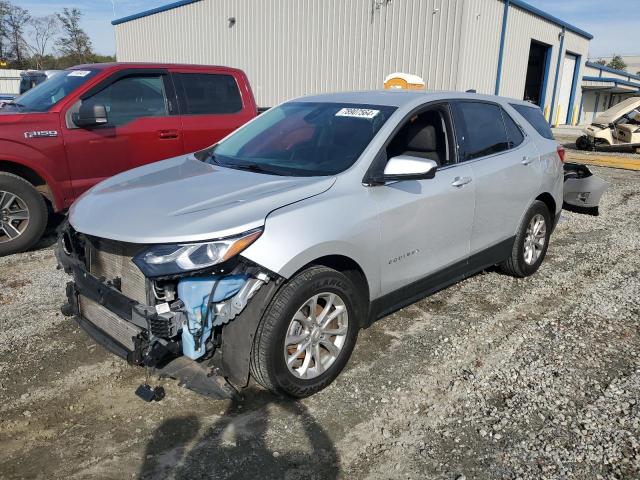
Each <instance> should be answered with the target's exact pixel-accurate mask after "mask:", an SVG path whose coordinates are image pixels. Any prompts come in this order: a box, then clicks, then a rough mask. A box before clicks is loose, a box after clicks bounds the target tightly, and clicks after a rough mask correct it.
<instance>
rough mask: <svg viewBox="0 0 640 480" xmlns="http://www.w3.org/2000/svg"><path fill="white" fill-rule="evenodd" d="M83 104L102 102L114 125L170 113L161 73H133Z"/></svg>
mask: <svg viewBox="0 0 640 480" xmlns="http://www.w3.org/2000/svg"><path fill="white" fill-rule="evenodd" d="M83 103H89V104H102V105H104V106H105V108H106V110H107V115H108V117H109V124H108V125H111V126H119V125H124V124H126V123H129V122H132V121H133V120H136V119H138V118H143V117H164V116H167V115H169V112H168V108H167V101H166V94H165V90H164V83H163V81H162V76H161V75H132V76H129V77H124V78H121V79H120V80H117V81H115V82H114V83H112V84H111V85H109V86H108V87H106V88H105V89H104V90H101V91H100V92H98V93H96V94H95V95H93V96H91V97H89V98H87V99H85V100H84V101H83Z"/></svg>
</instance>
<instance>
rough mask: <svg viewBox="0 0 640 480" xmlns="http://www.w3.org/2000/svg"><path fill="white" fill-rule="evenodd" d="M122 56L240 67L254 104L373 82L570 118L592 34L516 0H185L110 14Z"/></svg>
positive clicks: (373, 85)
mask: <svg viewBox="0 0 640 480" xmlns="http://www.w3.org/2000/svg"><path fill="white" fill-rule="evenodd" d="M112 23H113V25H115V34H116V52H117V58H118V60H119V61H162V62H182V63H200V64H220V65H228V66H232V67H238V68H241V69H243V70H244V71H245V72H246V73H247V75H248V76H249V79H250V81H251V83H252V85H253V89H254V93H255V94H256V97H257V101H258V104H259V105H260V106H272V105H274V104H277V103H279V102H281V101H284V100H286V99H288V98H291V97H296V96H300V95H305V94H311V93H318V92H327V91H337V90H360V89H377V88H382V84H383V81H384V78H385V77H386V76H387V75H388V74H390V73H392V72H397V71H399V72H405V73H410V74H415V75H418V76H420V77H422V78H423V79H424V81H425V83H426V86H427V88H428V89H432V90H443V89H445V90H468V89H474V90H477V91H478V92H480V93H498V94H500V95H504V96H510V97H515V98H520V99H528V100H530V101H532V102H534V103H537V104H538V105H540V107H541V108H542V109H543V111H544V112H545V115H546V116H547V118H548V119H549V120H550V122H551V123H553V124H565V123H575V122H576V121H577V113H578V106H579V105H580V103H581V97H582V90H581V88H579V87H580V79H581V78H582V74H583V70H584V68H585V62H586V59H587V56H588V49H589V40H590V39H591V38H593V37H592V36H591V35H590V34H589V33H587V32H585V31H583V30H581V29H579V28H577V27H574V26H572V25H570V24H568V23H567V22H564V21H562V20H560V19H558V18H556V17H553V16H551V15H549V14H547V13H545V12H543V11H541V10H539V9H537V8H534V7H532V6H531V5H529V4H527V3H525V2H523V1H521V0H261V1H256V0H182V1H178V2H175V3H172V4H169V5H166V6H164V7H160V8H155V9H153V10H148V11H145V12H141V13H139V14H136V15H132V16H129V17H125V18H121V19H119V20H115V21H113V22H112Z"/></svg>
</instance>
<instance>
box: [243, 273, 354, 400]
mask: <svg viewBox="0 0 640 480" xmlns="http://www.w3.org/2000/svg"><path fill="white" fill-rule="evenodd" d="M319 294H321V295H320V297H319V298H318V300H317V301H316V302H315V303H313V302H311V303H310V304H308V303H307V301H308V300H311V299H312V298H314V297H315V296H316V295H319ZM325 294H326V295H325ZM322 295H325V296H324V297H323V296H322ZM331 295H333V296H334V298H333V300H331V301H332V302H333V303H332V305H333V306H331V304H330V306H329V307H327V304H328V302H329V301H330V298H331ZM361 300H362V298H361V297H360V296H359V294H358V291H357V288H356V287H355V285H354V284H353V282H352V281H351V280H350V279H349V278H348V277H347V276H346V275H344V274H342V273H340V272H338V271H336V270H333V269H331V268H327V267H324V266H313V267H310V268H308V269H306V270H303V271H302V272H300V273H299V274H297V275H296V276H295V277H293V278H292V279H291V280H289V281H288V282H287V283H286V284H285V285H284V286H283V287H282V288H281V289H280V290H279V291H278V293H277V294H276V295H275V297H274V298H273V299H272V301H271V303H270V304H269V306H268V307H267V310H266V311H265V313H264V315H263V317H262V319H261V320H260V324H259V325H258V329H257V332H256V337H255V339H254V343H253V348H252V351H251V375H252V376H253V378H254V379H255V380H256V381H257V382H258V383H259V384H261V385H262V386H263V387H265V388H266V389H268V390H270V391H271V392H273V393H276V394H285V395H288V396H291V397H295V398H303V397H307V396H309V395H312V394H314V393H316V392H319V391H320V390H322V389H323V388H325V387H326V386H328V385H329V384H330V383H331V382H332V381H333V380H334V379H335V378H336V377H337V376H338V374H339V373H340V372H341V371H342V369H343V368H344V366H345V365H346V364H347V361H348V360H349V357H350V356H351V352H352V351H353V347H354V346H355V343H356V339H357V337H358V330H359V328H360V325H361V324H362V323H361V318H359V317H360V312H361V311H364V309H362V308H359V307H358V306H359V305H360V304H361V303H360V302H361ZM323 302H324V303H323ZM311 304H314V305H316V308H315V311H316V314H317V316H318V320H320V319H321V318H322V314H321V312H319V310H323V309H324V308H325V307H326V308H328V310H327V311H328V313H327V314H326V315H325V316H324V318H326V319H328V318H329V317H330V316H331V315H332V314H334V313H336V312H338V311H342V312H343V313H339V314H336V318H335V320H331V322H330V324H329V326H328V327H327V329H326V330H325V331H326V332H329V333H331V332H339V331H340V332H342V331H344V335H336V336H330V335H328V334H327V335H326V336H325V337H320V338H317V333H318V330H319V327H315V326H314V327H313V328H314V330H313V331H312V330H311V328H307V327H305V326H304V325H303V324H302V322H298V321H297V320H295V319H294V316H296V318H302V317H307V318H305V323H309V324H310V325H318V324H317V323H313V322H312V319H310V318H308V317H311V313H307V312H310V311H311V309H310V305H311ZM339 307H340V308H339ZM341 307H344V309H342V308H341ZM345 314H346V316H345ZM314 317H315V315H314ZM345 319H346V320H345ZM345 323H346V329H345V328H344V325H345ZM303 329H304V331H303ZM345 330H346V331H345ZM293 333H295V335H294V334H293ZM320 333H322V331H320ZM305 335H306V337H305ZM296 337H298V338H300V337H305V340H300V343H299V344H297V345H296V344H291V345H289V346H285V343H286V342H285V338H296ZM307 341H309V342H316V343H315V344H313V343H312V344H311V345H310V346H309V349H302V350H298V349H297V348H296V347H297V346H302V345H303V344H305V342H307ZM323 342H324V343H323ZM328 342H332V343H333V342H335V343H334V345H340V348H339V353H337V355H335V356H332V355H331V352H330V350H329V349H328V348H326V347H325V346H324V345H325V344H327V343H328ZM315 345H318V350H314V348H315ZM298 351H299V352H300V353H299V354H298V355H296V352H298ZM316 352H319V353H320V356H321V360H320V362H319V363H318V362H316V361H315V356H314V355H315V353H316ZM307 356H309V359H308V360H307ZM286 357H287V358H289V359H293V360H294V361H293V363H292V367H291V369H290V367H289V366H288V365H287V360H286ZM332 358H333V360H332ZM305 362H307V368H306V370H305V369H304V365H305ZM324 363H328V365H327V366H326V367H324V366H323V364H324ZM318 365H319V367H318ZM325 368H326V369H325ZM323 369H324V370H323ZM294 370H295V372H298V373H294ZM303 370H304V375H306V376H308V377H309V378H301V376H300V375H301V373H300V372H303ZM314 375H316V376H314Z"/></svg>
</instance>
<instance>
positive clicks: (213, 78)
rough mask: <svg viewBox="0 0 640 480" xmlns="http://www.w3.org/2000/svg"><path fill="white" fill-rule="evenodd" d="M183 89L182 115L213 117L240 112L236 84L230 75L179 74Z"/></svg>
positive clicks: (240, 104)
mask: <svg viewBox="0 0 640 480" xmlns="http://www.w3.org/2000/svg"><path fill="white" fill-rule="evenodd" d="M180 78H181V80H182V87H183V89H184V105H183V113H186V114H188V115H211V114H213V115H215V114H225V113H236V112H239V111H241V110H242V97H241V96H240V90H238V84H237V83H236V80H235V79H234V78H233V76H231V75H222V74H206V73H181V74H180Z"/></svg>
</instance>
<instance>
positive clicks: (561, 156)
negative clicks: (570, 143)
mask: <svg viewBox="0 0 640 480" xmlns="http://www.w3.org/2000/svg"><path fill="white" fill-rule="evenodd" d="M564 154H565V151H564V147H563V146H562V145H558V156H559V157H560V161H561V162H562V163H564Z"/></svg>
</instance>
